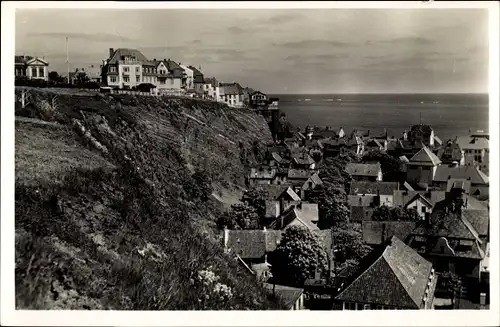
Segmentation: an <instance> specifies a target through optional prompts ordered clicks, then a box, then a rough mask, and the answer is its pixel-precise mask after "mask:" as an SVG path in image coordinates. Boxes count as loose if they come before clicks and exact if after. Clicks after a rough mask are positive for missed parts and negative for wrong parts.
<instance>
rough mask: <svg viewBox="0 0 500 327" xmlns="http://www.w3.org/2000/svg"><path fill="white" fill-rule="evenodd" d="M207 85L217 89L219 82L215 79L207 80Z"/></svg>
mask: <svg viewBox="0 0 500 327" xmlns="http://www.w3.org/2000/svg"><path fill="white" fill-rule="evenodd" d="M205 83H206V84H210V85H212V86H213V87H217V86H218V85H219V82H218V81H217V79H216V78H215V77H208V78H205Z"/></svg>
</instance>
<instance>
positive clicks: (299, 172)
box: [288, 168, 313, 180]
mask: <svg viewBox="0 0 500 327" xmlns="http://www.w3.org/2000/svg"><path fill="white" fill-rule="evenodd" d="M312 174H313V172H312V171H310V170H308V169H293V168H290V169H288V178H290V179H305V180H307V179H308V178H309V177H311V175H312Z"/></svg>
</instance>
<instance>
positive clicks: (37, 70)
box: [14, 56, 49, 81]
mask: <svg viewBox="0 0 500 327" xmlns="http://www.w3.org/2000/svg"><path fill="white" fill-rule="evenodd" d="M14 61H15V63H14V65H15V67H14V71H15V74H16V77H26V78H29V79H39V80H44V81H48V79H49V71H48V70H49V63H48V62H47V61H45V60H44V59H42V58H37V57H31V56H15V60H14Z"/></svg>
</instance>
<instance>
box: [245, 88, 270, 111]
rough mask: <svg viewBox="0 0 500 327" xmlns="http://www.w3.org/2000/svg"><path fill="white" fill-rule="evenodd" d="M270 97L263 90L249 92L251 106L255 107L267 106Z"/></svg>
mask: <svg viewBox="0 0 500 327" xmlns="http://www.w3.org/2000/svg"><path fill="white" fill-rule="evenodd" d="M268 100H269V98H268V96H267V95H266V94H264V93H262V92H261V91H255V92H253V93H250V94H249V107H250V108H253V109H258V108H263V107H266V106H267V105H268V104H269V102H268Z"/></svg>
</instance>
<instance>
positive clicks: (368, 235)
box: [362, 221, 416, 245]
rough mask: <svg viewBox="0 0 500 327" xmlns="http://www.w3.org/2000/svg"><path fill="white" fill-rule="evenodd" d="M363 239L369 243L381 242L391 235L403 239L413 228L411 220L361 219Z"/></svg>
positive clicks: (413, 224) (414, 224)
mask: <svg viewBox="0 0 500 327" xmlns="http://www.w3.org/2000/svg"><path fill="white" fill-rule="evenodd" d="M362 225H363V240H364V241H365V242H366V243H367V244H369V245H378V244H382V243H384V242H385V241H387V240H388V239H390V238H391V237H393V236H396V237H397V238H399V239H400V240H403V241H405V240H406V239H407V238H408V236H410V235H411V233H412V231H413V230H414V229H415V226H416V223H415V222H412V221H363V222H362Z"/></svg>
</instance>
